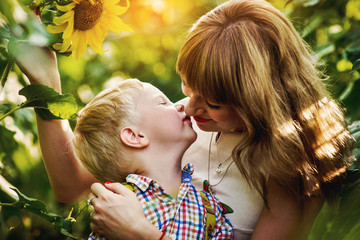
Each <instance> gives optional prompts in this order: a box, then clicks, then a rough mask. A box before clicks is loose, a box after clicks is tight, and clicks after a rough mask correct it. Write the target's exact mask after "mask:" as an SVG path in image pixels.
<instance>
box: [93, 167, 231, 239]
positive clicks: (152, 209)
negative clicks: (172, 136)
mask: <svg viewBox="0 0 360 240" xmlns="http://www.w3.org/2000/svg"><path fill="white" fill-rule="evenodd" d="M193 171H194V170H193V166H192V164H187V165H186V166H185V167H184V168H183V172H182V183H181V185H180V188H179V193H178V195H177V198H176V199H174V198H173V197H171V196H170V195H168V194H166V193H165V192H164V190H163V188H162V187H161V186H160V185H159V184H158V183H157V182H155V181H154V180H152V179H150V178H147V177H144V176H141V175H136V174H130V175H129V176H127V178H126V181H127V182H128V183H130V184H132V185H133V186H134V192H135V194H136V196H137V198H138V200H139V201H140V202H141V204H142V207H143V210H144V213H145V216H146V218H147V219H148V220H149V221H150V222H151V223H152V224H153V225H155V226H156V227H157V228H158V229H160V230H161V231H163V232H165V234H166V235H167V236H169V237H171V238H172V239H181V240H185V239H189V240H195V239H199V240H200V239H205V231H204V230H205V226H206V208H205V206H204V204H203V200H202V198H201V195H200V192H199V191H197V190H196V189H195V187H194V186H193V185H192V184H191V179H192V177H191V174H192V173H193ZM205 194H206V196H207V198H208V199H209V201H210V204H211V206H212V208H213V210H214V212H215V217H216V225H215V228H214V230H213V232H212V234H211V236H210V238H211V239H232V237H233V234H232V230H233V229H232V226H231V224H230V222H229V220H228V219H227V218H226V217H225V216H224V215H222V214H221V213H222V207H221V205H220V204H219V202H218V201H217V200H216V199H215V198H214V197H212V196H211V195H210V194H208V193H205ZM89 239H95V238H92V237H91V236H90V238H89Z"/></svg>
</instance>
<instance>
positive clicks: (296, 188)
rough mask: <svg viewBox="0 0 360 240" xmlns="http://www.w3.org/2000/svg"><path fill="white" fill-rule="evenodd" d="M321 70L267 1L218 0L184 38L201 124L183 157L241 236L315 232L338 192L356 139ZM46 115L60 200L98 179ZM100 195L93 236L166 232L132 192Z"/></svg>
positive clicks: (45, 133)
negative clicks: (223, 206)
mask: <svg viewBox="0 0 360 240" xmlns="http://www.w3.org/2000/svg"><path fill="white" fill-rule="evenodd" d="M317 65H318V63H317V61H316V59H315V58H314V57H313V56H312V55H311V53H310V52H309V49H308V47H307V46H306V44H305V43H304V42H303V40H302V39H301V38H300V36H299V35H298V33H297V32H296V30H295V29H294V27H293V26H292V24H291V23H290V21H289V20H288V19H287V18H286V17H285V16H284V15H283V14H282V13H281V12H280V11H278V10H277V9H276V8H274V7H273V6H271V5H270V4H269V3H267V2H265V1H263V0H251V1H247V0H230V1H228V2H225V3H223V4H221V5H219V6H218V7H216V8H215V9H213V10H212V11H210V12H209V13H207V14H206V15H204V16H202V17H201V18H200V19H199V20H198V21H197V22H196V23H195V24H194V25H193V27H192V29H191V30H190V32H189V34H188V36H187V38H186V40H185V43H184V46H183V47H182V49H181V51H180V54H179V58H178V63H177V70H178V72H179V74H180V76H181V78H182V89H183V92H184V94H185V95H186V96H188V98H187V99H185V100H184V104H185V112H186V113H187V114H188V115H190V116H192V117H193V119H194V120H195V121H196V124H197V126H198V127H199V129H198V130H197V132H198V139H197V140H196V142H195V143H194V144H193V145H192V146H191V147H190V149H189V150H188V152H187V153H186V154H185V156H184V158H183V163H184V164H185V163H188V162H192V163H193V164H194V168H195V173H194V184H195V185H196V186H197V187H202V182H203V181H204V180H208V181H209V184H210V190H212V191H213V194H214V195H215V196H216V197H217V198H218V199H219V200H220V201H221V202H224V203H226V204H228V205H229V206H230V207H232V208H233V209H234V213H232V214H229V216H228V217H229V219H230V221H231V223H232V225H233V227H234V235H235V239H250V238H251V239H267V240H271V239H306V236H307V234H308V233H309V231H310V229H311V226H312V224H313V222H314V220H315V218H316V216H317V213H318V212H319V210H320V208H321V206H322V204H323V202H324V200H325V199H326V198H330V197H331V196H332V195H334V194H335V193H336V187H334V186H337V183H338V182H339V181H340V180H341V177H342V175H343V173H344V171H345V168H346V167H347V165H348V164H349V162H350V161H351V156H350V151H349V150H350V148H351V145H352V138H351V136H350V134H349V133H348V131H347V130H346V124H345V120H344V117H343V113H342V111H341V109H340V108H339V106H338V105H337V103H336V102H335V101H334V100H333V99H332V98H331V97H330V95H329V93H328V92H327V91H326V89H325V87H324V85H323V80H324V79H325V76H323V75H322V73H321V72H319V71H318V70H317ZM55 69H56V68H55ZM53 74H54V75H55V76H54V81H53V84H55V85H53V86H52V87H55V88H57V89H58V90H59V91H60V87H59V86H60V84H59V78H58V75H57V74H56V71H53ZM38 79H39V78H38ZM32 82H36V79H32ZM40 82H44V81H43V80H40ZM38 121H39V122H38V123H39V124H38V128H39V135H40V141H41V144H42V149H43V156H44V161H45V164H46V167H47V170H48V173H49V176H50V180H51V182H52V186H53V188H54V191H55V193H56V196H57V197H58V199H59V200H62V201H69V200H74V199H75V198H77V197H79V195H80V193H84V192H86V189H88V187H89V186H90V185H91V183H92V182H93V181H94V179H93V178H91V177H90V176H89V174H88V173H87V172H86V171H84V169H83V168H82V167H81V166H80V165H79V163H78V162H77V160H76V157H75V156H74V154H73V150H72V146H71V144H70V140H69V139H70V138H71V135H72V133H71V131H70V130H69V128H68V127H67V126H66V129H65V128H64V127H63V126H64V123H61V122H60V121H43V120H40V119H39V120H38ZM54 146H62V147H57V148H54ZM70 176H71V178H70ZM75 181H76V182H77V185H76V186H75V187H74V184H73V183H74V182H75ZM330 189H333V190H334V191H330ZM92 191H93V193H94V194H95V195H96V196H97V197H98V200H97V201H96V205H95V213H94V215H93V216H94V218H93V222H92V225H91V226H92V229H93V230H94V231H95V232H97V233H99V234H100V235H102V236H105V237H107V238H109V239H121V238H123V239H159V236H161V233H159V232H158V231H157V230H156V229H154V228H152V227H151V226H150V225H149V224H147V223H146V221H145V220H144V219H145V218H144V216H143V215H141V214H139V213H141V211H136V213H138V214H136V213H135V211H132V208H135V209H136V208H138V207H137V206H138V204H136V203H134V197H133V196H132V193H131V192H130V191H128V190H127V189H126V188H125V187H123V186H121V185H120V184H117V183H113V184H106V186H105V187H104V186H102V185H100V184H94V185H93V186H92Z"/></svg>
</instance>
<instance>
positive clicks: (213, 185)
mask: <svg viewBox="0 0 360 240" xmlns="http://www.w3.org/2000/svg"><path fill="white" fill-rule="evenodd" d="M213 136H214V133H212V134H211V138H210V143H209V156H208V181H209V190H210V193H212V194H214V193H215V192H214V190H213V189H212V187H215V186H217V185H219V184H220V183H221V182H222V180H223V179H224V178H225V176H226V174H227V172H228V170H229V168H230V166H231V165H232V164H233V163H234V160H232V161H231V163H230V164H229V165H228V166H227V167H226V169H225V173H224V175H223V176H222V177H221V179H220V180H219V181H218V182H217V183H215V184H211V183H210V162H211V143H212V140H213ZM217 150H218V149H217ZM217 153H218V158H219V151H218V152H217ZM230 158H231V155H230V156H229V157H228V158H227V159H225V161H223V162H219V165H218V166H217V168H216V170H215V173H216V174H220V173H221V172H222V170H221V169H220V167H221V166H222V165H223V164H224V163H225V162H227V161H228V160H229V159H230Z"/></svg>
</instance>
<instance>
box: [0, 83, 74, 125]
mask: <svg viewBox="0 0 360 240" xmlns="http://www.w3.org/2000/svg"><path fill="white" fill-rule="evenodd" d="M19 94H20V95H23V96H25V97H26V98H27V101H25V102H23V103H21V104H19V105H18V106H16V107H14V108H11V107H9V106H11V103H8V102H4V103H0V121H1V120H2V119H4V118H5V117H7V116H9V115H10V114H12V113H13V112H15V111H17V110H19V109H22V108H26V107H33V108H34V109H35V112H36V113H37V114H38V115H39V116H40V117H41V118H42V119H45V120H50V119H70V118H74V117H75V116H76V113H77V104H76V101H75V98H74V97H73V96H72V95H71V94H63V95H60V94H59V93H58V92H56V91H55V90H54V89H52V88H49V87H47V86H44V85H41V84H36V85H28V86H26V87H24V88H23V89H21V90H20V91H19Z"/></svg>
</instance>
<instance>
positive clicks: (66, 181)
mask: <svg viewBox="0 0 360 240" xmlns="http://www.w3.org/2000/svg"><path fill="white" fill-rule="evenodd" d="M18 53H21V54H18V55H17V56H16V63H17V65H18V66H19V68H20V69H21V70H22V71H23V72H24V73H25V75H26V76H27V77H28V78H29V80H30V82H31V83H32V84H44V85H46V86H49V87H51V88H53V89H54V90H56V91H58V92H59V93H61V83H60V75H59V72H58V68H57V61H56V56H55V54H54V52H52V51H50V50H49V49H46V48H40V47H34V46H30V45H27V44H21V45H19V46H18ZM34 56H36V57H34ZM37 128H38V135H39V141H40V147H41V152H42V156H43V159H44V164H45V167H46V170H47V173H48V175H49V179H50V183H51V186H52V188H53V190H54V192H55V196H56V198H57V200H58V201H60V202H70V201H75V200H80V199H82V198H86V197H87V196H88V194H89V193H90V186H91V184H92V183H94V182H95V179H94V178H93V177H92V175H91V174H90V173H89V172H88V171H87V170H86V169H85V168H84V167H83V166H82V165H81V164H80V162H79V161H78V160H77V159H76V157H75V155H74V150H73V146H72V142H71V139H72V137H73V132H72V130H71V128H70V125H69V122H68V121H67V120H42V119H41V118H40V117H38V116H37Z"/></svg>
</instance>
